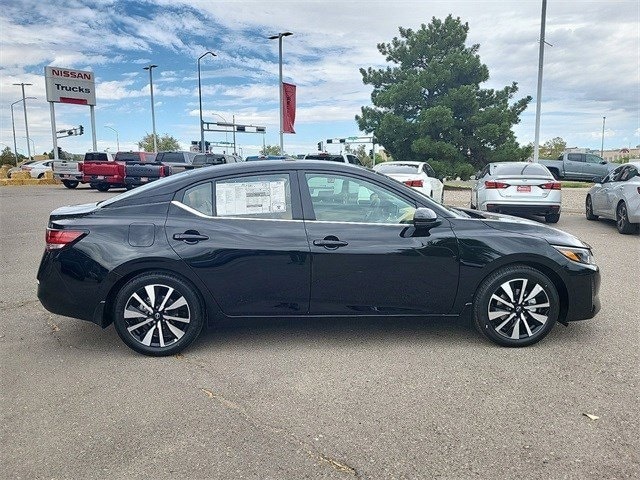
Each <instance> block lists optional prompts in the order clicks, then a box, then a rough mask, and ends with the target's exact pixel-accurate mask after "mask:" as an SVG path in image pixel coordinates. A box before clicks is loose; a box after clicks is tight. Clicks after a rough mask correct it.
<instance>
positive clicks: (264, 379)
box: [0, 185, 640, 479]
mask: <svg viewBox="0 0 640 480" xmlns="http://www.w3.org/2000/svg"><path fill="white" fill-rule="evenodd" d="M116 193H117V192H108V193H100V192H97V191H94V190H90V189H88V188H86V187H79V188H78V189H77V190H67V189H65V188H64V187H62V186H53V185H52V186H40V187H3V188H0V225H1V226H2V228H1V230H0V239H1V242H2V266H1V267H0V269H1V278H2V289H1V291H0V322H1V323H0V345H1V348H0V364H1V367H0V369H1V373H0V378H1V383H0V397H1V398H2V444H3V445H4V447H3V448H2V449H1V452H2V453H1V454H0V461H1V462H2V464H3V465H4V467H3V470H4V472H5V475H6V478H16V479H17V478H25V479H31V478H55V479H58V478H83V479H89V478H198V479H200V478H202V479H205V478H207V479H208V478H212V479H231V478H249V479H302V478H363V479H364V478H366V479H428V478H452V479H461V478H496V479H500V478H505V479H507V478H576V479H578V478H580V479H583V478H594V479H596V478H598V479H601V478H618V479H622V478H639V477H640V455H639V453H638V452H639V451H640V435H639V433H638V432H639V431H640V421H639V420H638V419H639V418H640V417H639V415H640V411H639V410H640V409H639V408H638V392H639V391H640V385H639V383H640V382H639V381H638V380H639V369H638V365H640V359H639V355H638V352H639V343H640V342H639V340H640V335H639V331H640V330H639V328H638V319H639V318H640V306H639V302H638V299H639V285H640V273H639V272H638V260H640V235H620V234H619V233H618V232H617V230H616V228H615V225H614V223H613V222H608V221H599V222H588V221H587V220H586V219H585V218H584V213H583V211H582V205H583V202H584V195H585V193H586V190H585V189H567V190H565V191H563V195H564V198H563V214H562V217H561V219H560V221H559V223H558V224H556V225H554V226H555V227H557V228H560V229H562V230H566V231H568V232H570V233H572V234H574V235H577V236H578V237H580V238H581V239H583V240H585V241H586V242H587V243H589V244H590V245H592V247H593V251H594V254H595V257H596V261H597V263H598V265H599V266H600V268H601V271H602V287H601V291H600V299H601V301H602V310H601V311H600V313H599V314H598V315H597V316H596V317H595V318H594V319H592V320H588V321H584V322H577V323H573V324H571V325H570V326H569V327H568V328H565V327H564V326H562V325H557V326H556V327H555V328H554V330H553V331H552V332H551V333H550V334H549V336H547V337H546V338H545V339H544V340H543V341H541V342H540V343H539V344H536V345H534V346H532V347H529V348H525V349H506V348H500V347H497V346H495V345H493V344H490V343H489V342H488V341H485V340H483V339H482V338H481V337H480V336H479V335H478V334H477V333H476V332H475V331H474V330H473V328H472V327H471V326H470V325H469V324H468V323H467V322H466V321H465V320H457V321H452V320H446V319H441V320H427V319H425V320H415V319H406V320H397V319H394V320H391V319H388V320H385V319H362V320H340V319H320V320H302V319H300V320H287V321H284V320H269V321H257V320H256V321H245V322H242V323H241V324H238V325H223V326H221V327H218V328H215V329H210V330H209V331H208V332H206V334H204V335H202V336H201V337H200V338H199V339H198V340H197V341H196V343H195V344H194V345H193V346H192V347H190V348H189V349H188V350H186V351H185V353H184V354H181V355H177V356H173V357H167V358H148V357H144V356H141V355H138V354H136V353H134V352H133V351H131V350H130V349H129V348H127V347H126V346H125V345H123V344H122V342H121V341H120V339H119V338H118V336H117V334H116V333H115V331H114V329H113V327H112V326H111V327H109V328H107V329H105V330H101V329H100V328H99V327H97V326H95V325H93V324H90V323H87V322H82V321H80V320H74V319H70V318H65V317H60V316H56V315H52V314H50V313H49V312H47V311H46V310H45V309H44V308H43V307H42V306H41V305H40V303H39V302H38V300H37V297H36V281H35V276H36V272H37V267H38V264H39V261H40V256H41V254H42V251H43V249H44V231H45V228H46V224H47V218H48V214H49V212H50V211H51V210H52V209H54V208H56V207H58V206H62V205H66V204H71V203H87V202H94V201H97V200H101V199H104V198H109V197H111V196H113V195H115V194H116ZM468 200H469V192H467V191H447V192H446V194H445V202H446V203H450V204H453V205H459V206H466V205H468ZM372 281H375V279H372ZM363 288H366V286H364V285H363ZM585 414H590V415H594V416H597V417H598V418H597V419H591V418H589V417H587V416H586V415H585Z"/></svg>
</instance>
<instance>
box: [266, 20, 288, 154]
mask: <svg viewBox="0 0 640 480" xmlns="http://www.w3.org/2000/svg"><path fill="white" fill-rule="evenodd" d="M289 35H293V33H291V32H281V33H278V34H277V35H271V36H270V37H269V40H275V39H276V38H277V39H278V52H279V57H278V58H279V62H278V63H279V67H280V68H279V70H280V85H279V87H280V155H284V141H283V133H284V132H283V130H284V119H283V118H282V117H283V116H282V37H288V36H289Z"/></svg>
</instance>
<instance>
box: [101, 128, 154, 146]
mask: <svg viewBox="0 0 640 480" xmlns="http://www.w3.org/2000/svg"><path fill="white" fill-rule="evenodd" d="M104 128H108V129H109V130H113V131H114V132H116V144H117V145H118V147H117V148H118V152H119V151H120V136H119V135H118V130H116V129H115V128H113V127H110V126H109V125H105V126H104ZM154 135H155V134H154Z"/></svg>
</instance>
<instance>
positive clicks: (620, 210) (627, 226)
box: [616, 202, 639, 235]
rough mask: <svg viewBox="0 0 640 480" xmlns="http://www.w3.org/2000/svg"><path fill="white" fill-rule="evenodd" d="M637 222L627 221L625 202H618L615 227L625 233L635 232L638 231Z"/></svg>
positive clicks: (627, 214)
mask: <svg viewBox="0 0 640 480" xmlns="http://www.w3.org/2000/svg"><path fill="white" fill-rule="evenodd" d="M638 226H639V224H637V223H631V222H629V213H628V212H627V204H626V203H624V202H620V203H618V207H617V208H616V227H618V231H619V232H620V233H623V234H625V235H629V234H631V233H636V232H637V231H638Z"/></svg>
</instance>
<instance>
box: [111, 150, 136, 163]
mask: <svg viewBox="0 0 640 480" xmlns="http://www.w3.org/2000/svg"><path fill="white" fill-rule="evenodd" d="M116 161H117V162H139V161H140V154H139V153H137V152H118V153H116Z"/></svg>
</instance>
